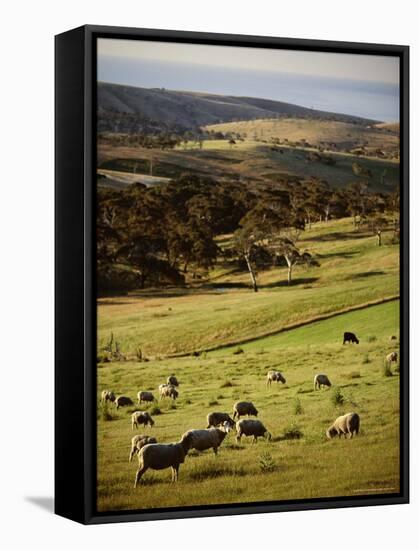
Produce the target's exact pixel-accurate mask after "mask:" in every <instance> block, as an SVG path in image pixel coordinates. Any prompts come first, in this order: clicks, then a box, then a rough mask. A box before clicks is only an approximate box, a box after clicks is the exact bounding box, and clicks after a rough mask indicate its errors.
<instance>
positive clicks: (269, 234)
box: [234, 189, 304, 292]
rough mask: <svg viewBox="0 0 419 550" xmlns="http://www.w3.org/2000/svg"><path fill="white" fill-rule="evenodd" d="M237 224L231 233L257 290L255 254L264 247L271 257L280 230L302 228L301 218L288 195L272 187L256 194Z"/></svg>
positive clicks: (254, 288)
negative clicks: (251, 204) (248, 208)
mask: <svg viewBox="0 0 419 550" xmlns="http://www.w3.org/2000/svg"><path fill="white" fill-rule="evenodd" d="M239 226H240V227H239V229H237V230H236V231H235V233H234V242H235V248H236V250H237V252H238V253H239V255H240V256H241V257H242V258H243V259H244V260H245V262H246V266H247V269H248V271H249V275H250V279H251V281H252V286H253V290H254V291H255V292H257V291H258V287H257V280H256V267H255V256H256V253H257V252H260V250H261V249H263V250H264V251H265V252H267V253H268V254H270V255H271V257H272V256H273V255H274V252H275V249H276V243H277V241H278V238H279V236H280V234H281V231H282V230H284V229H289V228H291V227H293V228H295V229H304V221H303V220H302V218H301V217H300V216H299V215H296V213H295V211H294V210H293V208H292V206H291V203H290V198H289V194H288V193H286V192H284V191H283V190H280V189H275V190H272V191H270V192H266V193H265V194H261V195H259V197H258V200H257V201H256V204H255V205H254V206H253V208H251V209H250V210H249V211H248V212H247V213H246V214H245V215H244V216H243V218H242V219H241V220H240V222H239Z"/></svg>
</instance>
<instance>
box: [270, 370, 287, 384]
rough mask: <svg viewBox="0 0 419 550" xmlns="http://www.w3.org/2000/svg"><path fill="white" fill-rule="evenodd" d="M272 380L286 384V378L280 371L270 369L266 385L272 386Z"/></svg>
mask: <svg viewBox="0 0 419 550" xmlns="http://www.w3.org/2000/svg"><path fill="white" fill-rule="evenodd" d="M272 382H282V383H283V384H285V383H286V380H285V378H284V377H283V376H282V374H281V373H280V372H279V371H277V370H270V371H269V372H268V374H267V377H266V385H267V386H270V385H271V384H272Z"/></svg>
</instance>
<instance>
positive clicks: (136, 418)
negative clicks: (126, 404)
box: [131, 411, 154, 429]
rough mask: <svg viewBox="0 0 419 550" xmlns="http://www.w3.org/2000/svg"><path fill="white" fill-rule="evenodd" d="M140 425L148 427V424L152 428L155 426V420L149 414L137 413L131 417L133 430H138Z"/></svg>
mask: <svg viewBox="0 0 419 550" xmlns="http://www.w3.org/2000/svg"><path fill="white" fill-rule="evenodd" d="M140 424H144V426H147V424H148V425H149V426H150V428H151V427H152V426H154V420H153V419H152V418H151V416H150V415H149V414H148V412H142V411H135V412H133V413H132V415H131V426H132V429H134V428H138V426H139V425H140Z"/></svg>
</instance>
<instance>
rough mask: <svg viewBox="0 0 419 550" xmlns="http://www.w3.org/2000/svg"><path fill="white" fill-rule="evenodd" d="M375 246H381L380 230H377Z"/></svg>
mask: <svg viewBox="0 0 419 550" xmlns="http://www.w3.org/2000/svg"><path fill="white" fill-rule="evenodd" d="M377 246H381V230H380V229H379V230H378V231H377Z"/></svg>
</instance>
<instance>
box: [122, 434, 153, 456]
mask: <svg viewBox="0 0 419 550" xmlns="http://www.w3.org/2000/svg"><path fill="white" fill-rule="evenodd" d="M149 443H157V439H156V438H155V437H149V436H148V435H134V437H133V438H132V439H131V452H130V454H129V461H130V462H131V460H132V457H133V456H134V455H135V454H137V453H138V452H139V451H140V450H141V449H142V448H143V447H144V445H148V444H149Z"/></svg>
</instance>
